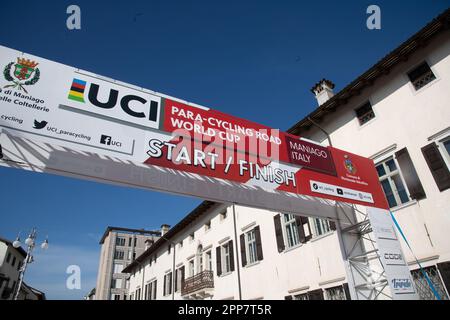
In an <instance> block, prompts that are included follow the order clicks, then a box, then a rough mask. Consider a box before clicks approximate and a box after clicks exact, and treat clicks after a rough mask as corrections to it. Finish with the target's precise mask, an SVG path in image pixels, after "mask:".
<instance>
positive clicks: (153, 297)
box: [150, 280, 157, 300]
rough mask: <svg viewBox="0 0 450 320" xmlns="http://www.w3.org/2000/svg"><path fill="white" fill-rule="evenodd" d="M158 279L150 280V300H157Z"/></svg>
mask: <svg viewBox="0 0 450 320" xmlns="http://www.w3.org/2000/svg"><path fill="white" fill-rule="evenodd" d="M156 283H157V282H156V280H153V281H152V282H150V300H156Z"/></svg>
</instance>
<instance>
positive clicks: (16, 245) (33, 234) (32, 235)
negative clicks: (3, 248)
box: [13, 228, 48, 300]
mask: <svg viewBox="0 0 450 320" xmlns="http://www.w3.org/2000/svg"><path fill="white" fill-rule="evenodd" d="M36 236H37V230H36V228H33V229H32V230H31V232H30V234H29V235H28V237H27V238H26V239H25V244H26V245H27V255H26V257H25V259H24V260H23V263H22V266H21V268H20V271H19V283H18V285H17V287H16V289H15V290H16V291H15V293H14V300H17V299H18V297H19V293H20V288H21V287H22V283H23V277H24V275H25V271H26V270H27V265H28V264H29V263H31V262H33V255H32V253H33V249H34V247H35V245H36V242H35V241H36ZM21 245H22V244H21V242H20V235H19V236H17V238H16V240H15V241H14V242H13V247H14V248H16V249H17V248H19V247H20V246H21ZM41 248H42V249H43V250H47V249H48V238H46V239H45V241H44V242H43V243H42V244H41Z"/></svg>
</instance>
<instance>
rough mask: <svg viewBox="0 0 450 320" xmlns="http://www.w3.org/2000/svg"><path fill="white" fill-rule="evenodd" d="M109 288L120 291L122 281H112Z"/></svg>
mask: <svg viewBox="0 0 450 320" xmlns="http://www.w3.org/2000/svg"><path fill="white" fill-rule="evenodd" d="M111 288H113V289H121V288H122V279H112V281H111Z"/></svg>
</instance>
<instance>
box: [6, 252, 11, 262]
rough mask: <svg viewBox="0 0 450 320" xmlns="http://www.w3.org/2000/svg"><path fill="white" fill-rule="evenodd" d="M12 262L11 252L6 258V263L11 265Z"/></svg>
mask: <svg viewBox="0 0 450 320" xmlns="http://www.w3.org/2000/svg"><path fill="white" fill-rule="evenodd" d="M10 260H11V252H8V255H7V256H6V262H7V263H9V261H10Z"/></svg>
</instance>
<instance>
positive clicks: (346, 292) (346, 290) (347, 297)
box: [342, 283, 352, 300]
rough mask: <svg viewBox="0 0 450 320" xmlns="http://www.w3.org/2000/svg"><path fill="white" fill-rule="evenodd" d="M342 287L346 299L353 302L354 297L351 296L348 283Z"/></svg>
mask: <svg viewBox="0 0 450 320" xmlns="http://www.w3.org/2000/svg"><path fill="white" fill-rule="evenodd" d="M342 286H343V287H344V293H345V298H346V299H347V300H352V297H351V296H350V290H349V288H348V283H344V284H343V285H342Z"/></svg>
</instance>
